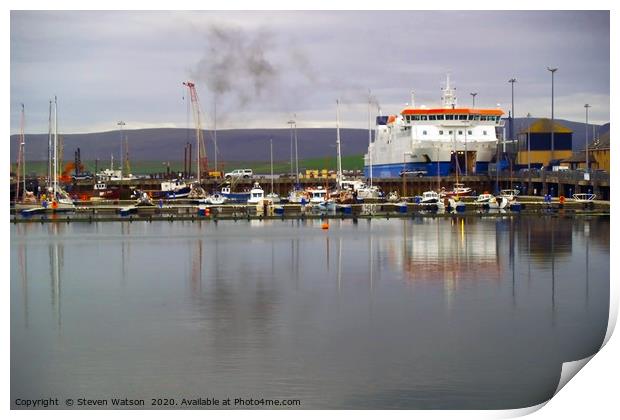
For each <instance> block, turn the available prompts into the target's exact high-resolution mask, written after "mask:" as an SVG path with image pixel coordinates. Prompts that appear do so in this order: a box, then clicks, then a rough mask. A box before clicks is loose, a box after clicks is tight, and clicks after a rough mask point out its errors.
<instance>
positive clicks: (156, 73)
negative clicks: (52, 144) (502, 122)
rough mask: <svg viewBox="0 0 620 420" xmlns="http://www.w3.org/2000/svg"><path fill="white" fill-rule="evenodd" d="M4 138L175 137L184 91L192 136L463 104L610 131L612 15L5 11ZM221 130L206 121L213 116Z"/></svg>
mask: <svg viewBox="0 0 620 420" xmlns="http://www.w3.org/2000/svg"><path fill="white" fill-rule="evenodd" d="M10 21H11V29H10V34H11V40H10V48H11V52H10V57H11V61H10V72H11V101H10V106H11V133H17V132H18V131H19V127H20V104H21V103H23V104H24V106H25V131H26V132H27V133H43V132H47V129H48V128H47V127H48V108H49V100H50V99H51V98H53V97H54V95H57V97H58V120H59V130H60V131H61V132H64V133H83V132H96V131H110V130H116V129H117V122H118V121H119V120H123V121H125V122H126V126H125V128H126V129H137V128H153V127H186V126H187V125H188V121H189V123H190V124H193V120H192V119H191V118H192V116H191V114H189V113H188V100H187V91H186V88H184V86H183V85H182V83H183V82H184V81H190V80H191V81H194V82H195V83H196V87H197V91H198V96H199V100H200V104H201V119H202V126H203V128H213V125H214V121H217V128H218V129H226V128H286V127H288V126H287V121H289V120H290V119H291V118H295V120H296V121H297V126H298V127H300V128H301V127H303V128H306V127H325V128H327V127H335V124H336V100H337V99H338V100H339V101H340V103H341V105H340V123H341V126H343V127H352V128H366V127H367V126H368V102H369V92H370V102H371V109H372V111H371V113H372V115H373V117H374V115H375V114H376V113H377V112H378V109H380V110H381V112H382V113H383V114H395V113H398V112H399V111H400V110H401V109H402V108H403V107H404V106H406V105H407V104H408V103H409V102H410V100H411V99H410V98H411V91H413V92H414V93H415V103H416V105H417V106H420V105H426V106H428V107H433V106H439V104H440V96H441V90H440V89H441V87H442V86H443V84H444V82H445V77H446V74H447V73H450V75H451V76H450V77H451V80H452V84H453V85H454V86H456V88H457V98H458V102H459V105H462V106H470V105H471V104H472V97H471V96H470V93H472V92H476V93H477V96H476V106H477V107H489V108H495V107H497V106H498V104H499V106H500V107H501V108H502V109H503V110H504V111H505V112H506V117H507V114H508V111H509V110H510V109H511V85H510V83H508V80H509V79H511V78H516V79H517V82H516V83H515V84H514V93H515V115H516V116H517V117H524V116H525V115H526V114H527V113H528V112H529V113H531V114H532V115H533V116H535V117H550V115H551V73H550V72H549V71H548V70H547V67H548V66H549V67H557V68H558V71H557V72H556V73H555V117H556V118H561V119H568V120H573V121H585V109H584V104H586V103H589V104H590V105H591V106H592V107H591V108H590V109H589V120H590V122H592V123H598V124H602V123H606V122H608V121H609V110H610V106H609V98H610V95H609V91H610V57H609V52H610V33H609V30H610V25H609V13H608V12H606V11H602V12H590V11H568V12H555V11H532V12H526V11H514V12H511V11H497V12H485V11H461V12H457V11H367V12H356V11H344V12H335V11H315V12H303V11H258V12H243V11H238V12H235V11H196V12H169V11H159V12H147V11H133V12H132V11H118V12H116V11H83V12H77V11H12V12H11V18H10ZM215 115H217V118H215V117H214V116H215Z"/></svg>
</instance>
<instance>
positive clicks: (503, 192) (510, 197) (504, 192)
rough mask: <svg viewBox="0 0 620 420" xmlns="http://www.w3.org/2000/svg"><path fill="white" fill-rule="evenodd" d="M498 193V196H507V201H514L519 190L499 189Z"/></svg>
mask: <svg viewBox="0 0 620 420" xmlns="http://www.w3.org/2000/svg"><path fill="white" fill-rule="evenodd" d="M499 195H500V197H505V198H507V199H508V201H514V200H515V199H516V198H517V196H518V195H519V190H517V189H512V190H501V191H500V194H499Z"/></svg>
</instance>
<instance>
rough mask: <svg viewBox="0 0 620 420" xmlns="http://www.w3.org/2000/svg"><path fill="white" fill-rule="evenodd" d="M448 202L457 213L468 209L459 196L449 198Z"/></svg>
mask: <svg viewBox="0 0 620 420" xmlns="http://www.w3.org/2000/svg"><path fill="white" fill-rule="evenodd" d="M447 201H448V207H449V208H450V209H452V210H454V211H456V212H459V213H460V212H464V211H465V209H466V208H467V207H466V205H465V203H464V202H463V201H461V200H460V199H459V197H458V196H454V197H449V198H448V199H447Z"/></svg>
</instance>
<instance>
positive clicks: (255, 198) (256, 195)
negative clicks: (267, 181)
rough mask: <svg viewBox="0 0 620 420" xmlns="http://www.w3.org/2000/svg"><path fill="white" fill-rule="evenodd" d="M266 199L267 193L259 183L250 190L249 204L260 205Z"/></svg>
mask: <svg viewBox="0 0 620 420" xmlns="http://www.w3.org/2000/svg"><path fill="white" fill-rule="evenodd" d="M264 198H265V191H264V190H263V189H262V188H261V186H260V184H259V183H258V182H255V183H254V186H253V187H252V189H251V190H250V198H248V204H258V203H259V202H260V201H262V200H263V199H264Z"/></svg>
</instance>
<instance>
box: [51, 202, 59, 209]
mask: <svg viewBox="0 0 620 420" xmlns="http://www.w3.org/2000/svg"><path fill="white" fill-rule="evenodd" d="M52 208H53V209H57V208H58V202H57V201H52Z"/></svg>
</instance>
